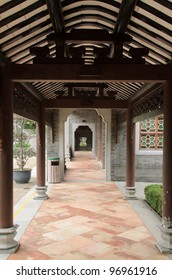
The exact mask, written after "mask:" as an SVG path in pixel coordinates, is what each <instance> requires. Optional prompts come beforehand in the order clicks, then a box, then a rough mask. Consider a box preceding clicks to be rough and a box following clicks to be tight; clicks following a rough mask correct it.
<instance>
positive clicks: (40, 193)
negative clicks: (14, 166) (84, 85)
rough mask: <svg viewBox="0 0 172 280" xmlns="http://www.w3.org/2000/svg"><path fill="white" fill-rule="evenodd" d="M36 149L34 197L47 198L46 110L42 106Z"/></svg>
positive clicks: (37, 125) (37, 126) (37, 128)
mask: <svg viewBox="0 0 172 280" xmlns="http://www.w3.org/2000/svg"><path fill="white" fill-rule="evenodd" d="M36 150H37V157H36V163H37V165H36V166H37V174H36V195H35V197H34V199H43V200H44V199H47V198H48V195H47V194H46V191H47V186H46V184H45V111H44V108H43V107H41V110H40V120H39V122H37V124H36Z"/></svg>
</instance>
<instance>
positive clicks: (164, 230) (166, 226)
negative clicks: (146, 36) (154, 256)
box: [157, 80, 172, 253]
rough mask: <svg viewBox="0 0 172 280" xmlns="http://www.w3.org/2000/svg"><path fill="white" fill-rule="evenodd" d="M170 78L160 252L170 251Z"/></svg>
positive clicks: (166, 91) (171, 83)
mask: <svg viewBox="0 0 172 280" xmlns="http://www.w3.org/2000/svg"><path fill="white" fill-rule="evenodd" d="M171 94H172V80H170V81H168V82H167V83H166V84H165V86H164V140H163V201H162V226H161V237H162V240H160V241H158V243H157V246H158V248H159V249H160V251H161V252H166V253H172V102H171Z"/></svg>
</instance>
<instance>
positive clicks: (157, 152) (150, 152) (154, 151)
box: [135, 116, 163, 155]
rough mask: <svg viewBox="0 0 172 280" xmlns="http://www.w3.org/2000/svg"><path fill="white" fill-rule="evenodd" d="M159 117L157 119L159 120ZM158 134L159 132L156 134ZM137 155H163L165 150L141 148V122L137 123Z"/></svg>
mask: <svg viewBox="0 0 172 280" xmlns="http://www.w3.org/2000/svg"><path fill="white" fill-rule="evenodd" d="M158 117H159V116H157V117H156V118H158ZM155 133H156V134H157V131H156V132H155ZM135 135H136V138H135V140H136V155H163V149H147V150H146V149H141V148H140V122H137V123H136V134H135Z"/></svg>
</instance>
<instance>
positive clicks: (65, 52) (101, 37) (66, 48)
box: [30, 29, 148, 65]
mask: <svg viewBox="0 0 172 280" xmlns="http://www.w3.org/2000/svg"><path fill="white" fill-rule="evenodd" d="M47 41H48V43H49V44H52V45H55V47H54V50H55V54H56V56H55V57H54V58H52V57H51V55H50V51H49V48H48V47H47V46H46V47H34V48H31V49H30V53H31V54H33V55H35V57H34V58H33V63H38V64H39V63H43V64H86V65H87V64H88V65H89V64H92V65H93V64H95V65H97V64H102V63H103V64H105V63H111V64H112V63H121V64H122V63H125V64H127V63H139V64H140V63H145V60H144V59H143V58H142V56H145V55H148V50H147V49H146V48H136V49H135V48H131V49H130V52H129V53H130V55H131V58H128V57H124V55H123V45H124V43H126V42H128V43H130V42H131V41H132V37H131V36H130V35H129V34H124V35H123V36H121V35H120V36H119V35H114V34H110V33H108V31H105V30H104V31H103V32H102V30H86V29H83V30H72V31H71V32H70V33H66V34H58V35H57V34H54V33H52V34H50V35H48V36H47ZM89 44H90V47H89ZM112 49H113V51H112Z"/></svg>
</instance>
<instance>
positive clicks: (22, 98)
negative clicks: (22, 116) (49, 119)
mask: <svg viewBox="0 0 172 280" xmlns="http://www.w3.org/2000/svg"><path fill="white" fill-rule="evenodd" d="M15 109H16V110H18V109H19V110H22V111H23V113H29V114H32V115H34V116H35V117H36V118H37V119H40V103H39V101H38V100H37V99H36V98H34V97H33V96H32V95H30V94H28V93H25V92H24V91H21V90H19V89H17V88H15V89H14V110H15Z"/></svg>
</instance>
